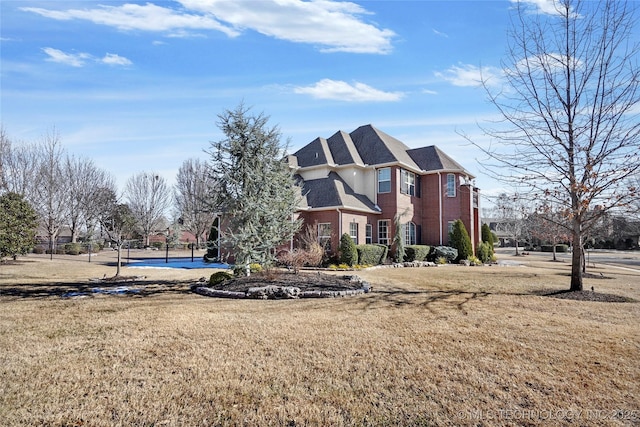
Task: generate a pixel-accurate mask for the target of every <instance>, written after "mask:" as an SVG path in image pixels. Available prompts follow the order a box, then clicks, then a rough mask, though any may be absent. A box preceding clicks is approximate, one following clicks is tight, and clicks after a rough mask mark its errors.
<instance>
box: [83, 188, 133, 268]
mask: <svg viewBox="0 0 640 427" xmlns="http://www.w3.org/2000/svg"><path fill="white" fill-rule="evenodd" d="M93 200H94V203H95V205H94V206H95V214H96V219H97V220H98V222H99V223H100V226H101V229H102V231H103V232H104V233H105V234H106V236H107V239H108V240H109V241H110V242H112V243H114V244H115V245H116V249H117V251H118V262H117V264H116V266H117V268H116V276H119V275H120V268H121V266H122V246H123V244H124V242H125V241H126V239H127V237H128V236H129V234H130V233H131V232H132V231H133V229H134V227H135V225H136V220H135V218H134V216H133V214H132V212H131V209H129V206H127V205H126V204H124V203H120V201H119V199H118V196H117V194H116V190H115V185H114V184H113V182H111V183H109V182H107V183H106V185H105V186H104V187H100V188H98V189H96V191H95V192H94V195H93Z"/></svg>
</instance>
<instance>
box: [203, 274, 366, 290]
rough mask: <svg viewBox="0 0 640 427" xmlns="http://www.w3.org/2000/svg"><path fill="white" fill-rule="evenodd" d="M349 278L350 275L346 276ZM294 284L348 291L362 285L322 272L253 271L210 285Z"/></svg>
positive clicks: (239, 287) (221, 287)
mask: <svg viewBox="0 0 640 427" xmlns="http://www.w3.org/2000/svg"><path fill="white" fill-rule="evenodd" d="M346 277H348V278H351V276H346ZM268 285H275V286H295V287H297V288H299V289H300V290H301V291H348V290H355V289H359V288H361V287H362V284H361V283H358V282H353V281H351V280H349V279H346V278H345V276H334V275H330V274H323V273H319V272H318V273H298V274H294V273H289V272H279V273H254V274H252V275H251V276H249V277H234V278H233V279H231V280H228V281H226V282H223V283H220V284H218V285H215V286H211V288H212V289H219V290H224V291H234V292H244V291H247V290H248V289H249V288H253V287H258V286H268Z"/></svg>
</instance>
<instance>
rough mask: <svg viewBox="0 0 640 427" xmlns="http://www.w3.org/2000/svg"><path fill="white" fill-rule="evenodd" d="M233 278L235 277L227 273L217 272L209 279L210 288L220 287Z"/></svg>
mask: <svg viewBox="0 0 640 427" xmlns="http://www.w3.org/2000/svg"><path fill="white" fill-rule="evenodd" d="M231 278H233V275H231V274H230V273H228V272H226V271H216V272H215V273H213V274H212V275H211V277H210V278H209V286H215V285H219V284H220V283H222V282H226V281H227V280H229V279H231Z"/></svg>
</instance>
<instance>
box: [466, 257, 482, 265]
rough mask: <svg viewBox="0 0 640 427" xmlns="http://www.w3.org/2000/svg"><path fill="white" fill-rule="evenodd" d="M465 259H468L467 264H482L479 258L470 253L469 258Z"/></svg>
mask: <svg viewBox="0 0 640 427" xmlns="http://www.w3.org/2000/svg"><path fill="white" fill-rule="evenodd" d="M467 261H469V265H482V264H483V263H482V261H480V259H479V258H478V257H476V256H473V255H471V256H470V257H469V258H467Z"/></svg>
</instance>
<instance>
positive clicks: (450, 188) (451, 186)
mask: <svg viewBox="0 0 640 427" xmlns="http://www.w3.org/2000/svg"><path fill="white" fill-rule="evenodd" d="M447 197H456V175H455V174H453V173H448V174H447Z"/></svg>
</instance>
